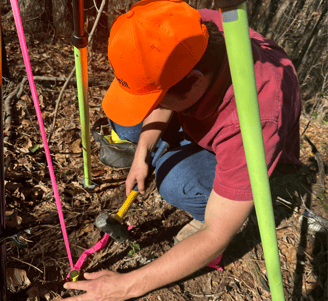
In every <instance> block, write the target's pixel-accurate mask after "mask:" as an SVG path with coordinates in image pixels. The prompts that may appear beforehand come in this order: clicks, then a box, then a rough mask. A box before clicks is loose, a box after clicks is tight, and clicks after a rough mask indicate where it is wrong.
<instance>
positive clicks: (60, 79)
mask: <svg viewBox="0 0 328 301" xmlns="http://www.w3.org/2000/svg"><path fill="white" fill-rule="evenodd" d="M33 78H34V80H39V81H54V82H65V81H67V80H68V78H64V77H54V76H33ZM69 81H70V82H73V83H74V84H76V82H77V81H76V78H71V79H70V80H69ZM88 84H89V85H92V84H99V85H106V86H107V85H108V86H109V85H110V83H109V82H103V81H96V80H92V79H88Z"/></svg>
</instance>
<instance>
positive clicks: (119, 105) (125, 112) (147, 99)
mask: <svg viewBox="0 0 328 301" xmlns="http://www.w3.org/2000/svg"><path fill="white" fill-rule="evenodd" d="M166 92H167V91H156V92H154V93H150V94H145V95H135V94H130V93H128V92H126V91H125V90H124V89H122V88H121V86H120V84H119V82H118V80H117V79H116V78H114V80H113V82H112V84H111V85H110V87H109V89H108V91H107V93H106V95H105V97H104V99H103V103H102V107H103V110H104V112H105V114H106V115H107V116H108V117H109V119H110V120H112V121H114V122H115V123H117V124H119V125H122V126H134V125H137V124H139V123H140V122H142V121H143V120H144V119H145V118H146V117H147V116H148V115H149V114H150V113H151V112H152V111H153V110H154V109H155V108H156V107H157V106H158V104H159V103H160V102H161V100H162V99H163V97H164V96H165V94H166Z"/></svg>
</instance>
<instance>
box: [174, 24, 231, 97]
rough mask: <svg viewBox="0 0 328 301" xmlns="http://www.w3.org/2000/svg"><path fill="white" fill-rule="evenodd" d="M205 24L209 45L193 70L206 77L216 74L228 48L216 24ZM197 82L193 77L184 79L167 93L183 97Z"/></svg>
mask: <svg viewBox="0 0 328 301" xmlns="http://www.w3.org/2000/svg"><path fill="white" fill-rule="evenodd" d="M204 24H205V25H206V27H207V30H208V33H209V39H208V45H207V48H206V50H205V53H204V54H203V56H202V58H201V59H200V61H199V62H198V63H197V64H196V65H195V67H194V68H193V69H197V70H199V71H200V72H202V73H203V74H204V75H208V74H211V73H213V74H215V72H216V71H217V70H218V68H219V66H220V65H221V63H222V61H223V60H224V59H226V47H225V42H224V37H223V35H222V33H221V32H220V31H219V29H218V27H217V26H216V24H215V23H213V22H204ZM222 54H224V55H222ZM195 80H196V79H195V78H192V77H191V78H186V77H184V78H183V79H182V80H180V81H179V82H178V83H176V84H175V85H174V86H172V87H171V88H170V89H169V90H168V92H167V93H169V94H175V95H183V94H185V93H187V92H188V91H189V90H190V89H191V87H192V85H193V83H194V81H195Z"/></svg>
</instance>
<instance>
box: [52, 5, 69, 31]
mask: <svg viewBox="0 0 328 301" xmlns="http://www.w3.org/2000/svg"><path fill="white" fill-rule="evenodd" d="M51 4H52V19H53V27H54V28H55V31H56V34H57V35H63V36H66V37H68V36H71V35H72V33H73V14H72V12H71V9H72V5H71V1H67V0H61V1H58V0H52V1H51Z"/></svg>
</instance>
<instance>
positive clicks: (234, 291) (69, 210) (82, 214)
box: [3, 22, 328, 301]
mask: <svg viewBox="0 0 328 301" xmlns="http://www.w3.org/2000/svg"><path fill="white" fill-rule="evenodd" d="M5 39H6V42H7V44H6V50H7V55H8V59H9V66H10V73H11V77H10V78H6V79H4V80H3V99H4V101H5V103H6V100H7V103H9V107H10V108H8V107H5V109H6V116H7V117H8V114H9V115H10V116H11V117H12V122H11V123H10V124H8V123H5V129H4V135H5V140H4V141H5V145H4V146H5V166H6V178H5V193H6V215H8V216H9V215H10V214H12V213H14V209H16V210H17V214H16V215H14V216H13V217H11V218H9V219H8V221H7V223H8V226H15V225H16V226H17V225H18V227H20V229H23V228H28V227H31V228H32V233H31V234H30V235H25V236H24V237H25V238H26V239H28V247H27V248H25V249H18V248H17V247H16V246H15V245H14V243H13V242H7V243H6V248H7V280H8V300H16V301H23V300H24V301H25V300H29V301H32V300H33V301H36V300H52V301H54V300H60V299H61V297H67V296H69V295H72V294H74V293H76V292H72V291H70V292H68V291H65V290H64V289H63V288H62V285H63V283H64V279H65V277H66V275H67V273H68V272H69V271H70V264H69V260H68V257H67V253H66V249H65V245H64V240H63V236H62V232H61V228H60V224H59V219H58V214H57V209H56V204H55V200H54V196H53V190H52V185H51V181H50V175H49V172H48V168H47V163H46V157H45V152H44V146H43V142H42V139H41V134H40V130H39V126H38V122H37V118H36V114H35V110H34V106H33V101H32V97H31V93H30V89H29V86H28V83H27V82H26V84H25V85H22V80H23V78H24V76H25V75H26V73H25V67H24V64H23V60H22V56H21V51H20V48H19V44H18V39H17V36H16V33H15V29H14V25H13V24H12V23H10V22H8V23H5ZM27 43H28V49H29V54H30V60H31V64H32V69H33V74H34V75H36V76H40V77H48V79H47V78H43V79H42V78H39V79H37V80H36V88H37V92H38V97H39V102H40V107H41V111H42V117H43V122H44V126H45V129H46V133H47V137H49V136H51V139H50V141H49V149H50V152H51V159H52V162H53V166H54V170H55V176H56V180H57V185H58V190H59V194H60V199H61V204H62V208H63V214H64V218H65V223H66V228H67V233H68V239H69V243H70V248H71V253H72V258H73V262H74V263H75V262H76V261H77V259H78V258H79V257H80V255H81V254H82V253H83V251H85V250H86V249H89V248H91V247H92V246H93V245H94V244H95V243H96V242H97V241H98V240H99V239H100V238H101V237H102V236H103V233H101V232H100V231H99V230H98V229H97V228H96V227H95V226H94V221H95V218H96V217H97V215H98V214H99V213H100V212H102V211H103V212H107V213H116V212H117V211H118V209H119V208H120V206H121V205H122V203H123V201H124V200H125V198H126V197H125V182H124V181H125V179H126V176H127V174H128V171H127V170H115V169H112V168H110V167H107V166H105V165H103V164H102V163H100V161H99V148H100V147H99V145H98V144H97V143H96V142H95V141H94V140H93V139H92V138H91V159H92V176H93V178H94V182H95V183H96V184H97V185H96V187H95V188H94V189H86V188H83V187H82V185H81V181H82V179H83V178H84V174H83V158H82V149H81V133H80V121H79V112H78V101H77V91H76V86H75V84H74V82H71V83H70V84H69V85H68V86H67V87H66V89H65V90H64V92H63V94H62V96H61V97H59V95H60V91H61V90H62V88H63V85H64V82H65V81H61V80H60V78H67V77H68V75H69V74H70V72H71V71H72V69H73V67H74V59H73V49H72V46H71V44H70V42H69V40H67V39H64V38H60V37H57V36H43V35H35V36H27ZM93 46H94V47H93V48H92V51H91V50H90V51H89V53H88V57H89V62H88V71H89V79H90V80H91V84H90V88H89V110H90V125H91V126H92V125H93V124H94V123H95V121H96V120H98V119H99V118H102V117H104V114H103V112H102V109H101V101H102V98H103V96H104V94H105V93H106V90H107V88H108V85H109V83H110V81H111V78H112V77H111V76H112V74H111V72H110V68H109V64H108V60H107V57H106V45H102V46H98V47H96V46H95V45H93ZM49 77H56V78H57V80H49ZM104 82H105V83H104ZM16 88H20V89H17V90H16V91H15V89H16ZM11 93H12V94H11ZM56 105H58V109H57V111H56ZM10 109H11V112H9V111H10ZM8 112H9V113H8ZM54 118H55V123H54V125H55V126H54V127H53V120H54ZM310 120H311V119H310V117H309V116H307V115H306V114H302V117H301V129H300V134H303V132H304V130H305V129H306V131H305V135H307V137H308V138H309V140H310V141H311V142H312V143H313V144H314V145H315V146H316V148H317V150H314V149H313V148H311V146H310V144H309V142H308V141H306V140H305V136H304V135H302V136H301V162H302V168H301V169H300V170H299V171H298V173H297V174H293V175H281V174H278V175H277V176H276V177H275V178H274V179H273V180H272V181H271V190H272V201H273V206H274V213H275V219H276V226H277V238H278V247H279V253H280V261H281V268H282V276H283V284H284V289H285V296H286V300H309V301H313V300H316V301H319V300H327V291H328V290H327V269H328V267H327V254H328V253H327V252H328V251H327V232H325V231H324V230H325V225H324V224H323V225H322V226H321V228H320V225H319V226H318V224H317V225H316V226H317V227H316V228H315V226H314V225H313V224H311V221H313V219H312V220H311V219H310V218H309V219H307V218H303V214H304V213H305V212H307V211H308V210H312V212H313V213H314V214H315V215H316V216H319V217H321V218H323V219H326V220H327V219H328V212H327V198H328V190H327V187H326V189H325V188H324V187H323V186H322V185H321V184H324V183H327V176H326V177H325V178H324V179H322V178H320V175H322V172H325V173H326V174H327V165H328V152H327V149H328V142H327V138H326V137H327V136H328V127H327V125H323V124H319V123H317V122H316V120H314V119H313V120H311V122H310V123H309V121H310ZM104 130H106V128H104ZM107 130H108V129H107ZM50 133H52V134H50ZM320 158H321V159H322V160H323V162H324V163H323V165H320V164H318V160H319V159H320ZM320 166H321V167H320ZM319 167H320V168H319ZM322 182H323V183H322ZM190 220H191V217H190V215H188V214H187V213H185V212H183V211H182V210H179V209H177V208H175V207H172V206H170V205H169V204H168V203H167V202H166V201H165V200H163V199H162V198H161V196H160V195H159V194H158V191H157V189H156V185H155V182H154V179H152V181H151V182H150V185H149V187H148V189H147V192H146V194H145V195H144V196H140V195H139V196H138V197H137V202H135V203H134V204H133V206H132V208H131V209H130V211H129V212H128V213H127V215H126V217H125V219H124V223H125V224H126V225H131V226H132V227H133V228H132V229H131V230H130V238H129V242H125V243H119V242H114V241H113V240H109V243H108V244H107V245H106V246H105V248H104V249H102V250H100V251H99V252H97V253H95V254H94V255H91V256H89V257H88V259H87V261H86V262H85V265H84V269H83V271H84V272H85V271H89V272H90V271H91V272H92V271H98V270H101V269H110V270H112V271H118V272H128V271H131V270H133V269H136V268H138V267H140V266H142V265H144V264H147V263H148V262H150V261H152V260H154V259H156V258H157V257H159V256H161V255H162V254H163V253H165V252H166V251H167V250H169V249H170V248H171V247H172V246H173V237H174V236H175V235H176V234H177V232H178V231H179V230H180V229H181V228H182V227H183V226H184V225H185V224H186V223H188V222H189V221H190ZM313 229H314V230H313ZM190 264H192V262H191V263H190ZM221 266H222V267H223V271H219V270H215V269H212V268H209V267H206V268H204V269H202V270H200V271H198V272H197V273H195V274H193V275H191V276H190V277H188V278H187V279H183V280H181V281H179V282H176V283H173V284H171V285H169V286H167V287H164V288H161V289H158V290H155V291H153V292H150V293H149V294H147V295H145V296H142V297H140V298H137V299H136V300H140V301H141V300H143V301H146V300H163V301H169V300H200V301H201V300H236V301H239V300H270V294H269V292H268V290H269V289H268V282H267V275H266V268H265V262H264V257H263V250H262V245H261V243H260V236H259V232H258V227H257V221H256V215H255V213H252V214H251V216H250V217H249V219H248V220H247V221H246V223H245V224H244V226H243V228H242V229H241V231H240V232H239V233H238V234H237V236H236V237H235V238H234V240H233V241H232V243H231V244H230V246H229V248H228V249H227V250H226V252H225V253H224V255H223V260H222V263H221ZM159 276H160V273H159Z"/></svg>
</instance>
